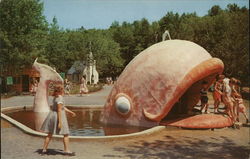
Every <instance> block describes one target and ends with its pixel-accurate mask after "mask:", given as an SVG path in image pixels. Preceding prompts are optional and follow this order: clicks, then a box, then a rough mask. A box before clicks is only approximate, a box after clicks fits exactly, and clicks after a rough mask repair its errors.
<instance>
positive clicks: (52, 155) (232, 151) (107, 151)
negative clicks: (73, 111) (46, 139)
mask: <svg viewBox="0 0 250 159" xmlns="http://www.w3.org/2000/svg"><path fill="white" fill-rule="evenodd" d="M110 90H111V87H104V89H103V90H102V91H99V92H97V93H94V94H91V95H90V96H84V97H78V96H70V97H65V98H66V101H67V103H68V104H69V105H70V104H71V105H83V104H90V105H93V104H94V105H95V104H98V105H103V104H104V103H105V100H106V98H107V96H108V93H109V92H110ZM33 98H34V97H32V96H19V97H12V98H9V99H5V100H2V105H3V106H4V107H7V106H13V105H20V104H21V105H32V103H33ZM247 104H248V102H247ZM247 107H248V108H249V105H247ZM249 144H250V143H249V127H242V128H241V129H232V128H223V129H215V130H214V131H211V130H185V129H177V128H176V129H168V128H167V129H166V130H164V131H163V132H160V133H158V134H154V135H151V136H147V137H146V138H145V137H138V138H136V139H122V140H118V141H117V140H115V141H109V142H107V141H106V142H104V141H92V142H90V141H84V142H83V141H81V142H80V141H71V142H70V147H71V150H72V151H75V152H76V156H73V157H66V156H63V155H62V151H63V144H62V141H59V140H58V139H53V140H52V142H51V143H50V145H49V155H45V156H41V155H40V154H39V152H40V151H41V147H42V145H43V138H41V137H34V136H30V135H27V134H25V133H23V132H22V131H21V130H20V129H18V128H16V127H13V126H12V125H10V124H9V123H8V122H6V121H4V120H1V158H2V159H64V158H72V159H85V158H86V159H102V158H104V159H172V158H173V159H193V158H195V159H196V158H199V159H210V158H212V159H213V158H214V159H215V158H220V159H224V158H225V159H249V157H250V156H249V153H250V147H249Z"/></svg>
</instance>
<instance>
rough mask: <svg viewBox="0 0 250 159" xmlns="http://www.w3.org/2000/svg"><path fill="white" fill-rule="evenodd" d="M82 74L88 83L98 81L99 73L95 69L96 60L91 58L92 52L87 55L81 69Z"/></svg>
mask: <svg viewBox="0 0 250 159" xmlns="http://www.w3.org/2000/svg"><path fill="white" fill-rule="evenodd" d="M83 76H85V78H86V82H87V83H89V84H97V83H98V82H99V74H98V72H97V70H96V60H94V58H93V54H92V52H90V53H89V55H88V57H87V62H86V66H85V68H84V69H83Z"/></svg>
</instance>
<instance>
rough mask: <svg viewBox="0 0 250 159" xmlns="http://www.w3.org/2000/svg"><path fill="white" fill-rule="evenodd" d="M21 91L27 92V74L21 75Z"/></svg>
mask: <svg viewBox="0 0 250 159" xmlns="http://www.w3.org/2000/svg"><path fill="white" fill-rule="evenodd" d="M22 92H29V75H22Z"/></svg>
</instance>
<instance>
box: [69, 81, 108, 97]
mask: <svg viewBox="0 0 250 159" xmlns="http://www.w3.org/2000/svg"><path fill="white" fill-rule="evenodd" d="M87 87H88V90H89V93H91V92H96V91H99V90H101V89H102V87H103V84H102V83H100V84H98V85H95V86H94V85H87ZM79 93H80V84H72V85H71V90H70V94H79Z"/></svg>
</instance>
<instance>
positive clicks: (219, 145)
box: [103, 135, 250, 159]
mask: <svg viewBox="0 0 250 159" xmlns="http://www.w3.org/2000/svg"><path fill="white" fill-rule="evenodd" d="M114 151H116V152H119V155H115V154H106V155H103V157H104V158H131V159H134V158H136V159H147V158H150V159H172V158H174V159H189V158H190V159H193V158H199V159H203V158H204V159H205V158H206V159H208V158H220V159H222V158H227V159H228V158H234V159H237V158H239V159H248V157H249V153H250V148H249V147H246V146H239V145H236V144H235V143H234V142H233V141H232V140H230V139H228V138H227V137H223V136H220V137H219V136H218V137H216V138H213V137H210V138H209V141H206V140H201V139H198V138H196V137H181V138H174V137H172V136H168V135H167V136H164V139H163V140H155V141H153V142H146V141H139V142H134V144H133V145H129V146H126V147H115V148H114ZM121 154H123V155H121Z"/></svg>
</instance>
